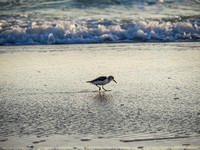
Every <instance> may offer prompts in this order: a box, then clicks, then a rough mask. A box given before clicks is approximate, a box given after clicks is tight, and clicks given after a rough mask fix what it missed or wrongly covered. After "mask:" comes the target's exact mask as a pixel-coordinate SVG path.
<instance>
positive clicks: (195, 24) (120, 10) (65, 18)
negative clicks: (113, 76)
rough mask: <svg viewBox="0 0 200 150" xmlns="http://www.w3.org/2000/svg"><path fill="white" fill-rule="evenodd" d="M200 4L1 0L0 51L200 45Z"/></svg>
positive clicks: (141, 0)
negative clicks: (147, 44) (53, 46)
mask: <svg viewBox="0 0 200 150" xmlns="http://www.w3.org/2000/svg"><path fill="white" fill-rule="evenodd" d="M199 8H200V1H199V0H190V1H188V0H101V1H99V0H56V1H54V0H38V1H36V0H12V1H11V0H1V1H0V45H38V44H39V45H40V44H69V43H73V44H77V43H124V42H176V41H184V42H186V41H193V42H194V41H200V9H199Z"/></svg>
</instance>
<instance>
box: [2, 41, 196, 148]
mask: <svg viewBox="0 0 200 150" xmlns="http://www.w3.org/2000/svg"><path fill="white" fill-rule="evenodd" d="M199 47H200V44H199V43H135V44H128V43H127V44H89V45H87V44H86V45H53V46H52V45H51V46H16V47H12V46H10V47H0V53H1V54H0V66H1V67H0V117H1V120H0V121H1V125H0V147H7V148H8V147H11V148H16V147H23V148H42V147H49V148H50V147H52V148H59V147H65V148H68V147H69V148H72V149H74V147H80V148H81V147H88V149H89V148H95V147H96V148H119V147H121V148H124V147H125V148H126V147H128V148H133V149H145V148H148V149H151V148H152V149H154V148H155V147H156V148H158V149H167V148H171V149H176V148H177V149H184V148H191V149H193V148H194V149H198V148H199V146H200V144H199V140H200V134H199V133H200V110H199V108H200V103H199V101H200V91H199V89H200V61H199V60H200V48H199ZM101 75H108V76H109V75H113V76H114V77H115V80H116V81H117V82H118V84H115V83H114V82H111V83H110V84H108V85H106V86H105V88H106V89H109V90H111V91H107V92H103V91H102V92H100V93H99V92H98V88H97V87H96V86H93V85H91V84H88V83H86V81H88V80H91V79H94V78H96V77H98V76H101Z"/></svg>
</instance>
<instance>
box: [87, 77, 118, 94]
mask: <svg viewBox="0 0 200 150" xmlns="http://www.w3.org/2000/svg"><path fill="white" fill-rule="evenodd" d="M110 81H114V82H115V83H117V82H116V81H115V80H114V77H113V76H109V77H105V76H101V77H98V78H96V79H94V80H92V81H87V83H92V84H94V85H96V86H97V87H98V88H99V91H100V90H101V87H100V86H98V85H101V86H102V88H103V89H104V90H105V91H107V90H106V89H105V88H104V87H103V86H104V85H105V84H107V83H109V82H110Z"/></svg>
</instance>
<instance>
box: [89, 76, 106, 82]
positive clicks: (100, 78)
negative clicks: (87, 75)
mask: <svg viewBox="0 0 200 150" xmlns="http://www.w3.org/2000/svg"><path fill="white" fill-rule="evenodd" d="M106 79H107V77H105V76H102V77H98V78H96V79H94V80H92V81H104V80H106Z"/></svg>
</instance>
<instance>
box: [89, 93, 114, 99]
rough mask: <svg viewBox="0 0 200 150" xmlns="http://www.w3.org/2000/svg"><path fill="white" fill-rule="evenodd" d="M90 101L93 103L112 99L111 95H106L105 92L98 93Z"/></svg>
mask: <svg viewBox="0 0 200 150" xmlns="http://www.w3.org/2000/svg"><path fill="white" fill-rule="evenodd" d="M92 99H93V100H95V101H109V100H111V99H112V95H110V94H106V93H105V92H99V93H98V94H96V95H94V97H92Z"/></svg>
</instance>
